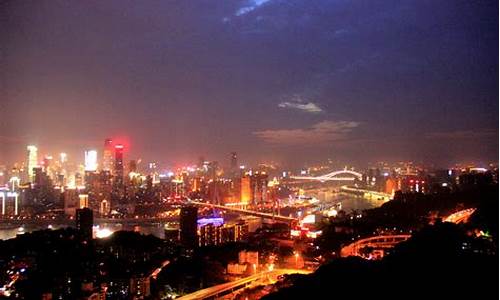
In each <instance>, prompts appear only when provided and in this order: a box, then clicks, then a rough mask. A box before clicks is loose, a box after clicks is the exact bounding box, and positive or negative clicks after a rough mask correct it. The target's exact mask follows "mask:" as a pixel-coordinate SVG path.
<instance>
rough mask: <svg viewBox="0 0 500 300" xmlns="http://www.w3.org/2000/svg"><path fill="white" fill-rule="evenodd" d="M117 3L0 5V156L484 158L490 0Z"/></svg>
mask: <svg viewBox="0 0 500 300" xmlns="http://www.w3.org/2000/svg"><path fill="white" fill-rule="evenodd" d="M128 4H129V5H122V3H121V2H120V3H118V2H113V1H107V2H84V3H79V2H75V3H73V5H65V4H64V3H62V2H56V1H54V2H48V1H47V2H44V1H42V2H38V3H36V4H34V5H27V4H24V3H19V2H14V1H12V2H4V3H3V4H2V8H3V9H2V13H4V14H5V18H3V17H2V18H1V20H2V21H0V22H2V28H6V31H5V33H4V34H2V36H1V37H0V39H1V42H2V44H3V45H6V47H5V50H4V51H3V54H4V55H3V56H4V59H3V61H4V64H3V65H4V66H5V72H2V82H3V83H4V84H2V85H1V86H0V94H1V95H3V96H2V104H3V105H2V106H3V107H2V109H1V113H2V116H1V119H2V122H0V132H1V134H0V143H1V144H2V146H1V147H0V163H2V164H11V163H13V162H15V161H24V160H25V151H26V146H27V145H31V144H34V145H37V146H38V148H39V149H41V154H42V155H43V154H52V155H53V156H56V155H57V154H58V153H59V152H66V153H68V156H69V157H70V158H76V157H81V160H82V161H83V151H85V150H88V149H96V150H97V151H98V153H99V158H100V157H101V156H102V147H103V141H104V139H105V138H107V137H110V138H112V139H114V140H117V141H119V142H121V143H124V144H125V145H126V146H127V147H126V149H127V151H129V152H128V153H126V155H125V156H126V160H128V158H131V159H138V158H142V159H143V160H144V161H159V162H161V163H163V164H172V165H183V164H188V163H193V162H196V161H197V160H198V158H199V157H200V156H203V157H206V158H210V159H211V160H218V161H219V162H221V163H224V164H228V163H229V158H228V157H229V153H231V152H237V153H238V155H239V157H242V158H245V161H246V162H248V163H254V164H255V163H259V162H262V161H267V162H268V161H275V162H278V163H281V164H283V165H285V166H291V167H298V166H302V165H303V164H307V163H309V164H310V163H316V162H318V161H322V160H326V159H327V158H333V159H335V160H337V161H339V162H349V163H351V164H354V165H364V164H366V163H367V162H376V161H380V160H385V161H409V160H413V161H421V162H424V163H429V164H436V165H439V166H443V167H444V166H450V165H453V164H455V163H460V162H473V163H476V164H488V163H490V162H498V156H497V154H498V97H497V91H498V74H497V65H498V55H497V54H498V43H497V41H498V39H497V37H498V27H497V15H496V13H497V11H498V3H495V2H494V1H491V2H481V3H469V2H440V3H435V2H425V1H407V2H399V1H388V2H384V3H378V4H374V3H370V2H359V3H349V2H342V1H340V2H331V1H291V2H284V1H273V0H271V1H235V2H224V3H223V2H202V3H199V5H197V4H195V3H193V2H187V1H186V2H181V3H165V2H163V3H155V4H144V3H132V2H130V3H128ZM429 12H432V13H429Z"/></svg>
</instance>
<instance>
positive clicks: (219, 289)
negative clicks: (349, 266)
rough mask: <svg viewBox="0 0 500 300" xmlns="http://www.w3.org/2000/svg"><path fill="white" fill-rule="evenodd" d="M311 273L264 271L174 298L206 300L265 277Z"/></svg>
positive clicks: (296, 270)
mask: <svg viewBox="0 0 500 300" xmlns="http://www.w3.org/2000/svg"><path fill="white" fill-rule="evenodd" d="M311 272H312V271H310V270H298V269H275V270H273V271H265V272H261V273H257V274H255V275H252V276H248V277H245V278H242V279H239V280H235V281H232V282H226V283H223V284H219V285H215V286H212V287H209V288H206V289H203V290H199V291H196V292H194V293H191V294H187V295H185V296H182V297H180V298H176V299H177V300H195V299H207V298H210V297H216V296H217V295H220V294H222V293H224V292H228V291H234V290H237V289H239V288H242V287H245V286H246V285H247V284H249V283H252V282H254V281H256V280H259V279H262V278H264V277H265V276H275V277H277V276H280V275H284V274H310V273H311Z"/></svg>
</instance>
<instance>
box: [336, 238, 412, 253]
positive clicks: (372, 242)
mask: <svg viewBox="0 0 500 300" xmlns="http://www.w3.org/2000/svg"><path fill="white" fill-rule="evenodd" d="M410 237H411V235H409V234H398V235H379V236H372V237H369V238H364V239H360V240H357V241H355V242H354V243H351V244H349V245H347V246H345V247H343V248H342V249H341V250H340V256H341V257H348V256H360V257H364V256H363V254H362V253H361V250H362V249H363V248H365V247H370V248H374V249H390V248H393V247H394V246H395V245H396V244H398V243H400V242H403V241H406V240H407V239H409V238H410Z"/></svg>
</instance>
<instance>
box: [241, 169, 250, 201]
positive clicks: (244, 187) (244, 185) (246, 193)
mask: <svg viewBox="0 0 500 300" xmlns="http://www.w3.org/2000/svg"><path fill="white" fill-rule="evenodd" d="M240 201H241V203H244V204H250V202H251V201H252V186H251V184H250V176H243V177H241V199H240Z"/></svg>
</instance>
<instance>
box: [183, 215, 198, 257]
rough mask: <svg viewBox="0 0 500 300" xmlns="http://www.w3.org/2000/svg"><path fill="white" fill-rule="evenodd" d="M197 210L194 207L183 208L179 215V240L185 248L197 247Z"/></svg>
mask: <svg viewBox="0 0 500 300" xmlns="http://www.w3.org/2000/svg"><path fill="white" fill-rule="evenodd" d="M197 222H198V208H197V207H196V206H183V207H182V208H181V214H180V240H181V244H182V245H183V246H185V247H187V248H195V247H196V246H197V245H198V223H197Z"/></svg>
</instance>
